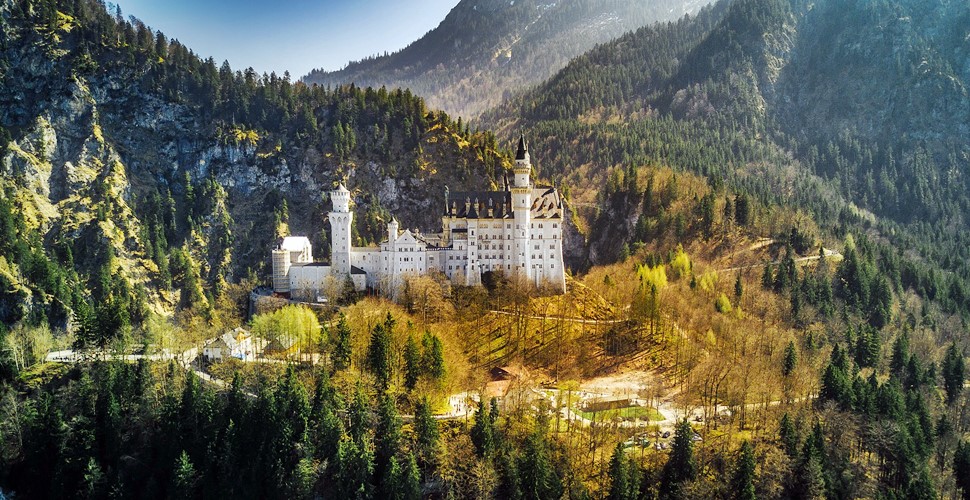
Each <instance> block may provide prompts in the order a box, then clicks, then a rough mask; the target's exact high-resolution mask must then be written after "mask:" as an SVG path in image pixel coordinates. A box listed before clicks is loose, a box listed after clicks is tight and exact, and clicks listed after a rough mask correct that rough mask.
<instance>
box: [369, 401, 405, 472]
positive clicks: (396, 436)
mask: <svg viewBox="0 0 970 500" xmlns="http://www.w3.org/2000/svg"><path fill="white" fill-rule="evenodd" d="M374 448H375V453H374V456H375V464H374V465H375V469H374V470H375V475H376V477H377V479H378V481H379V482H380V483H382V484H383V483H386V482H387V480H388V479H390V477H391V476H390V474H389V467H390V463H391V458H392V457H394V456H396V455H397V454H398V452H399V451H400V449H401V417H400V415H398V413H397V407H396V406H395V405H394V398H392V397H391V396H390V395H388V394H384V395H382V396H381V397H380V403H379V404H378V406H377V428H376V429H375V430H374ZM388 491H389V490H388Z"/></svg>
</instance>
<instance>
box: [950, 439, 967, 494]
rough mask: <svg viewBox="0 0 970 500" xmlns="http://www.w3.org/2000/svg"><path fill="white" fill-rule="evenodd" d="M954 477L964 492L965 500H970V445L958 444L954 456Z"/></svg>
mask: <svg viewBox="0 0 970 500" xmlns="http://www.w3.org/2000/svg"><path fill="white" fill-rule="evenodd" d="M953 477H954V478H956V482H957V488H960V489H961V490H962V491H963V500H970V443H964V442H962V441H961V442H959V443H957V450H956V452H955V453H954V454H953Z"/></svg>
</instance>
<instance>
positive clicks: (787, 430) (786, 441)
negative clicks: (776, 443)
mask: <svg viewBox="0 0 970 500" xmlns="http://www.w3.org/2000/svg"><path fill="white" fill-rule="evenodd" d="M778 436H779V438H780V439H781V444H782V447H783V448H784V450H785V453H787V454H788V456H789V457H792V458H794V457H795V455H796V454H797V453H798V431H796V430H795V424H794V423H793V422H792V419H791V417H789V416H788V414H787V413H786V414H784V415H783V416H782V417H781V425H779V428H778Z"/></svg>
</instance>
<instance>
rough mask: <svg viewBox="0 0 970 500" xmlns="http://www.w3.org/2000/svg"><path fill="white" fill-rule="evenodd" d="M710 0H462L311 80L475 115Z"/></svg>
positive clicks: (311, 76)
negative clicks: (421, 29)
mask: <svg viewBox="0 0 970 500" xmlns="http://www.w3.org/2000/svg"><path fill="white" fill-rule="evenodd" d="M706 3H708V2H707V0H656V1H650V2H642V1H631V0H606V1H604V0H597V1H590V0H566V1H558V2H545V1H538V0H524V1H515V2H507V1H505V0H486V1H481V0H463V1H461V2H459V4H458V5H457V6H456V7H455V8H454V9H453V10H452V11H451V12H450V13H449V14H448V16H447V17H446V18H445V19H444V20H443V21H442V22H441V24H440V25H439V26H438V27H437V28H435V29H434V30H431V31H430V32H428V34H427V35H425V36H424V37H422V38H421V39H420V40H417V41H415V42H414V43H412V44H411V45H409V46H408V47H407V48H405V49H403V50H401V51H399V52H395V53H393V54H385V55H383V56H378V57H373V58H370V59H364V60H362V61H356V62H352V63H350V64H348V65H347V67H345V68H343V69H341V70H339V71H333V72H326V71H322V70H315V71H312V72H311V73H310V74H309V75H307V76H306V77H304V81H306V82H308V83H319V84H321V85H329V86H338V85H343V84H349V83H355V84H357V85H358V86H373V87H379V86H383V85H386V86H387V87H388V88H409V89H411V91H412V92H414V93H415V94H417V95H420V96H423V97H425V98H427V99H428V102H429V103H430V104H431V105H432V106H434V107H436V108H440V109H444V110H446V111H448V112H449V113H452V114H453V115H460V116H464V117H466V118H469V117H470V118H475V117H477V116H478V115H479V114H480V113H481V112H482V111H484V110H486V109H488V108H489V107H491V106H494V105H496V104H498V103H500V102H501V101H502V100H503V99H504V98H506V97H507V96H510V95H512V94H513V93H515V92H518V91H520V90H524V89H526V88H528V87H531V86H532V85H535V84H537V83H539V82H542V81H543V80H545V79H546V78H548V77H550V76H552V75H553V74H554V73H555V72H556V71H558V70H559V69H561V68H562V67H563V66H565V65H566V64H567V63H568V62H569V60H570V59H572V58H573V57H576V56H578V55H580V54H582V53H583V52H585V51H587V50H589V49H591V48H593V47H594V46H595V45H596V44H598V43H604V42H608V41H610V40H612V39H613V38H615V37H617V36H620V35H622V34H623V33H625V32H627V31H630V30H633V29H636V28H639V27H641V26H644V25H647V24H649V23H653V22H656V21H664V20H670V19H677V18H678V17H680V16H683V15H684V14H686V13H688V12H693V11H695V10H696V9H697V8H699V7H700V6H702V5H705V4H706Z"/></svg>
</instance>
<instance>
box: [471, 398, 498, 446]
mask: <svg viewBox="0 0 970 500" xmlns="http://www.w3.org/2000/svg"><path fill="white" fill-rule="evenodd" d="M493 422H494V421H493V419H492V417H491V411H490V406H489V405H486V404H485V399H484V398H483V399H482V400H481V401H479V403H478V411H476V412H475V423H474V424H472V429H471V438H472V443H473V444H474V445H475V450H476V451H478V456H480V457H486V456H488V455H490V454H491V453H492V450H493V449H494V445H495V443H494V436H493V433H494V428H493V426H492V424H493Z"/></svg>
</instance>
